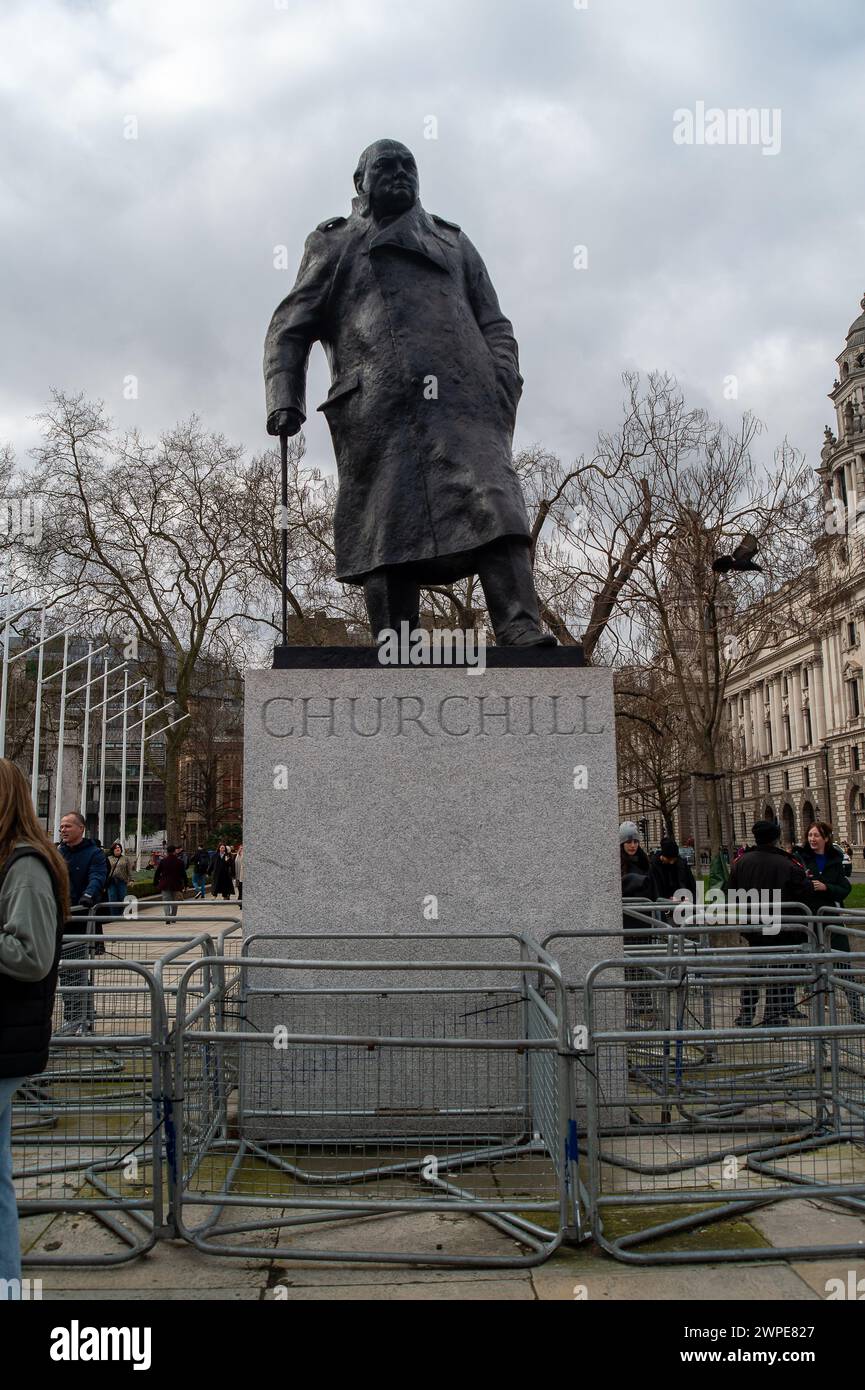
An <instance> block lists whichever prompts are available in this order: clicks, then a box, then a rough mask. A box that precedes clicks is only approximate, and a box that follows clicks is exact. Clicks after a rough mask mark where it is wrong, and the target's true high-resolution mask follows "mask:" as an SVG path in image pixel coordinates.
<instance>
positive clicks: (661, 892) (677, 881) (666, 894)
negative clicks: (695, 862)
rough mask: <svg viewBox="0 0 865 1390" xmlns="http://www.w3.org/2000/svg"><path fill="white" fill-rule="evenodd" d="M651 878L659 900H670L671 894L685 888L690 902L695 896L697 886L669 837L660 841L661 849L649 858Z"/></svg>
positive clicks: (675, 845)
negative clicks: (689, 896) (689, 895)
mask: <svg viewBox="0 0 865 1390" xmlns="http://www.w3.org/2000/svg"><path fill="white" fill-rule="evenodd" d="M650 863H651V869H652V878H653V879H654V881H655V887H656V889H657V892H658V897H659V898H672V896H673V894H674V893H676V892H678V891H679V890H680V889H682V888H686V889H687V890H688V892H689V893H690V894H691V902H693V901H694V899H695V898H696V895H697V884H696V882H695V880H694V875H693V874H692V873H691V870H690V867H689V866H688V865H687V864H686V863H685V861H684V859H683V858H682V857H681V855H680V854H679V846H678V845H677V844H676V841H675V840H674V839H673V838H672V836H670V835H666V836H665V837H664V839H663V840H662V841H661V848H660V849H659V850H658V851H657V852H656V853H655V854H653V855H652V858H651V861H650Z"/></svg>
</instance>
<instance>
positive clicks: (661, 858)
mask: <svg viewBox="0 0 865 1390" xmlns="http://www.w3.org/2000/svg"><path fill="white" fill-rule="evenodd" d="M751 833H752V835H753V837H754V843H753V844H752V845H737V846H736V848H735V850H734V852H733V859H732V864H730V862H729V857H728V856H727V854H726V853H725V852H722V856H721V858H722V863H721V867H720V878H721V880H722V882H721V886H722V887H724V888H734V889H735V888H741V889H757V890H758V891H769V892H771V891H774V890H776V889H777V890H778V891H779V892H780V894H781V901H782V902H785V903H802V904H804V905H805V906H806V907H808V908H810V909H811V910H812V911H816V910H818V909H819V908H821V907H829V906H832V905H833V904H834V905H835V906H838V907H840V906H841V905H842V904H843V902H844V900H845V898H846V897H847V895H848V894H849V892H850V887H851V884H850V873H851V870H852V863H851V856H850V853H849V846H845V845H839V844H836V843H835V841H834V839H833V837H832V827H831V825H829V824H828V822H827V821H815V822H814V823H813V824H812V825H811V826H810V827H809V829H808V835H807V840H806V843H805V844H804V845H797V846H794V847H793V849H792V850H790V851H788V850H785V849H782V848H781V845H780V839H781V827H780V825H779V824H778V822H777V821H770V820H759V821H755V823H754V825H753V826H752V827H751ZM689 848H690V847H686V848H685V849H684V850H682V851H680V849H679V846H678V844H677V843H676V841H675V840H674V839H673V838H672V837H666V838H664V839H663V840H662V841H661V844H660V848H659V849H657V850H656V851H655V853H654V854H652V855H651V856H649V855H648V854H647V853H646V851H645V849H644V848H643V846H642V845H641V843H640V832H639V828H638V826H637V825H636V823H635V822H634V821H623V822H622V824H621V825H620V826H619V867H620V870H621V878H622V897H623V898H650V899H652V900H655V899H657V898H671V897H672V896H673V895H674V893H676V892H677V891H678V890H680V889H683V888H684V889H686V890H687V891H688V892H689V893H691V894H692V895H694V894H696V888H697V885H696V882H695V879H694V873H693V869H692V865H693V862H694V851H693V849H692V848H690V853H689ZM716 871H717V870H716Z"/></svg>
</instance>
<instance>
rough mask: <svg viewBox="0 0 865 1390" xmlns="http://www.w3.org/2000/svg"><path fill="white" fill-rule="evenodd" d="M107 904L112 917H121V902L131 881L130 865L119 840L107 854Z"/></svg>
mask: <svg viewBox="0 0 865 1390" xmlns="http://www.w3.org/2000/svg"><path fill="white" fill-rule="evenodd" d="M105 857H106V859H107V860H108V879H107V888H108V903H109V908H108V910H109V912H110V913H111V915H112V917H122V916H123V901H124V899H125V897H126V894H127V891H128V889H129V884H130V882H131V880H132V865H131V864H130V862H129V857H128V855H127V854H126V853H125V852H124V849H123V846H122V844H121V843H120V841H119V840H115V841H114V844H113V845H112V846H111V849H110V850H109V851H108V854H107V855H106V856H105Z"/></svg>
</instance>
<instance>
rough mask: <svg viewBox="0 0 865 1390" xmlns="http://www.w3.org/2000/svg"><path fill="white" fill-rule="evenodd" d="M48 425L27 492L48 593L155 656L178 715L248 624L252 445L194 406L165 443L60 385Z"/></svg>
mask: <svg viewBox="0 0 865 1390" xmlns="http://www.w3.org/2000/svg"><path fill="white" fill-rule="evenodd" d="M41 424H42V431H43V443H42V445H41V447H40V448H39V449H38V451H37V453H36V462H35V465H34V467H33V468H32V469H31V470H29V471H28V472H26V473H25V474H24V475H23V476H21V477H20V479H19V480H18V482H17V486H16V488H15V491H17V493H18V494H19V495H21V496H27V497H35V498H38V499H40V500H41V501H42V502H43V503H44V506H43V515H42V538H41V542H40V544H39V546H38V547H35V548H33V549H32V550H31V551H28V552H26V553H24V552H22V553H21V555H20V558H21V560H22V562H23V563H25V564H26V565H27V566H28V567H29V571H30V573H31V575H32V577H33V580H34V582H35V583H36V584H37V585H38V586H39V587H40V588H41V589H42V590H43V591H48V592H50V591H57V590H60V591H65V592H66V593H67V594H69V593H74V594H75V621H76V625H77V627H78V628H79V631H81V632H82V633H86V632H91V633H98V634H99V635H102V634H104V635H105V636H106V637H108V638H110V639H111V640H113V641H115V642H116V643H118V644H119V645H121V646H123V647H124V648H125V649H126V651H127V653H128V654H129V655H131V656H135V657H137V658H138V659H139V660H146V661H147V663H148V665H149V667H150V670H151V676H152V684H153V686H154V688H155V690H156V692H157V694H158V696H159V697H160V700H159V703H160V705H162V704H166V703H167V702H168V701H169V700H171V699H173V700H174V702H175V704H174V708H173V710H172V711H171V717H172V718H179V717H180V716H181V715H184V714H187V713H188V712H189V700H190V694H191V691H192V689H193V686H194V672H195V668H196V664H197V663H198V661H199V659H200V658H201V657H202V656H203V655H207V654H209V653H213V652H222V653H225V652H226V651H229V652H230V651H232V650H233V648H234V646H235V645H236V641H237V631H238V627H240V628H242V625H243V622H244V615H243V613H242V610H241V609H239V608H238V607H237V605H236V592H235V591H236V588H237V584H238V580H239V576H240V573H241V569H242V562H243V555H242V549H241V547H240V545H239V544H238V536H237V527H236V525H235V523H234V512H235V496H236V486H237V471H238V467H239V462H240V450H239V449H237V448H235V447H234V446H232V445H230V444H228V443H227V442H226V440H225V439H224V438H223V437H222V436H221V435H214V434H208V433H206V432H205V431H204V430H203V428H202V427H201V425H200V423H199V421H198V420H197V419H195V418H193V419H191V420H189V421H187V422H186V423H183V424H180V425H178V426H176V427H175V428H174V429H173V430H171V431H169V432H168V433H166V434H164V435H163V436H162V437H161V439H160V440H159V441H158V442H157V443H155V444H153V443H148V442H146V441H145V440H144V439H142V438H141V436H140V435H139V434H138V432H137V431H131V432H129V433H127V434H125V435H119V434H118V433H117V432H116V431H115V430H114V429H113V427H112V425H111V423H110V421H109V420H108V418H107V416H106V414H105V411H104V408H103V406H102V405H101V404H100V403H93V402H90V401H87V400H86V399H85V398H84V397H83V396H82V395H78V396H68V395H64V394H63V393H61V392H59V391H55V392H54V393H53V395H52V402H51V405H50V407H49V408H48V410H47V411H46V412H45V413H44V415H43V416H42V417H41ZM154 708H155V705H154ZM168 722H169V716H168V715H165V716H164V717H163V727H165V726H166V725H167V724H168ZM156 727H157V726H156V725H154V726H153V729H154V731H155V729H156ZM188 733H189V721H188V720H186V721H184V722H183V723H181V724H179V725H178V726H177V727H176V728H167V727H165V744H166V762H165V801H166V819H167V833H168V835H169V838H176V837H177V834H178V829H179V826H178V803H177V764H178V757H179V754H180V750H181V749H182V747H183V745H184V743H185V741H186V739H187V737H188Z"/></svg>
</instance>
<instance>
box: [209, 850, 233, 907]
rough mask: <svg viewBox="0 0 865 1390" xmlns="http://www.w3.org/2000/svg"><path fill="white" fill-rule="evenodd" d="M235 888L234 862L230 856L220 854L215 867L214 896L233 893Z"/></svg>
mask: <svg viewBox="0 0 865 1390" xmlns="http://www.w3.org/2000/svg"><path fill="white" fill-rule="evenodd" d="M233 888H234V861H233V859H232V857H231V855H230V854H225V855H223V854H218V855H217V856H216V863H215V864H214V866H213V896H214V897H216V895H217V893H231V891H232V890H233Z"/></svg>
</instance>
